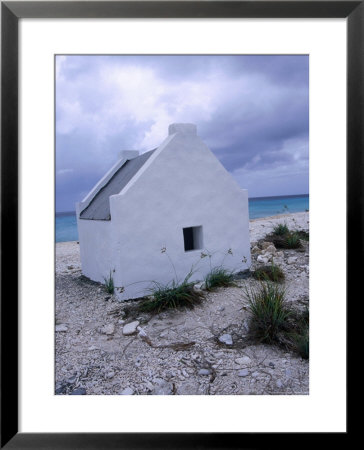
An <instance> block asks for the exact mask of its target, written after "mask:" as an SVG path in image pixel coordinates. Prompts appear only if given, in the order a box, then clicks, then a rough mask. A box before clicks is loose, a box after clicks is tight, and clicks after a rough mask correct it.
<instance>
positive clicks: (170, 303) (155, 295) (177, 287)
mask: <svg viewBox="0 0 364 450" xmlns="http://www.w3.org/2000/svg"><path fill="white" fill-rule="evenodd" d="M189 278H190V275H189V276H187V277H186V278H185V279H184V280H183V282H182V283H178V282H177V281H175V280H173V281H172V282H171V283H168V284H161V283H157V282H154V288H153V289H152V290H151V296H150V297H148V298H146V299H145V300H143V301H142V303H141V304H140V306H139V309H140V311H145V312H160V311H163V310H165V309H169V308H178V307H181V306H187V307H189V308H193V307H194V305H195V304H196V303H199V302H200V301H201V299H202V297H203V294H202V293H201V292H199V291H195V290H194V287H193V283H189V282H188V279H189Z"/></svg>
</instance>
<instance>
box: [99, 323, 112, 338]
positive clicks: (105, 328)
mask: <svg viewBox="0 0 364 450" xmlns="http://www.w3.org/2000/svg"><path fill="white" fill-rule="evenodd" d="M99 331H100V333H101V334H106V335H108V336H110V335H111V334H114V332H115V326H114V324H113V323H109V324H107V325H104V326H103V327H101V328H100V330H99Z"/></svg>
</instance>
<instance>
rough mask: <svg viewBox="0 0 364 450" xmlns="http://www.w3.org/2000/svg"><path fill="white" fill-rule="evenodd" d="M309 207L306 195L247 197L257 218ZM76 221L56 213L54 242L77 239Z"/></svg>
mask: <svg viewBox="0 0 364 450" xmlns="http://www.w3.org/2000/svg"><path fill="white" fill-rule="evenodd" d="M308 209H309V196H308V195H290V196H286V197H283V196H282V197H257V198H250V199H249V217H250V219H258V218H262V217H269V216H275V215H276V214H286V213H293V212H301V211H306V210H308ZM77 240H78V232H77V221H76V213H75V212H62V213H56V242H67V241H77Z"/></svg>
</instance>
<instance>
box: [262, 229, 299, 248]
mask: <svg viewBox="0 0 364 450" xmlns="http://www.w3.org/2000/svg"><path fill="white" fill-rule="evenodd" d="M267 239H269V240H270V241H271V242H272V243H273V244H274V246H275V247H276V248H285V249H295V248H301V247H302V244H301V242H300V236H299V235H298V234H297V233H295V232H290V233H288V234H286V235H284V236H277V235H274V234H271V235H270V236H268V237H267Z"/></svg>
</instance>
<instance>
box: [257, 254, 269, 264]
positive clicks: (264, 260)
mask: <svg viewBox="0 0 364 450" xmlns="http://www.w3.org/2000/svg"><path fill="white" fill-rule="evenodd" d="M257 261H258V262H260V263H263V264H267V263H268V262H269V258H268V256H263V255H259V256H258V258H257Z"/></svg>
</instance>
